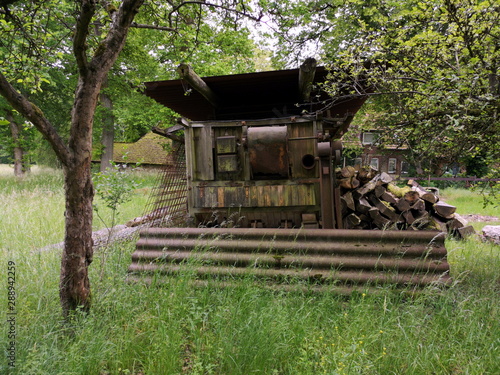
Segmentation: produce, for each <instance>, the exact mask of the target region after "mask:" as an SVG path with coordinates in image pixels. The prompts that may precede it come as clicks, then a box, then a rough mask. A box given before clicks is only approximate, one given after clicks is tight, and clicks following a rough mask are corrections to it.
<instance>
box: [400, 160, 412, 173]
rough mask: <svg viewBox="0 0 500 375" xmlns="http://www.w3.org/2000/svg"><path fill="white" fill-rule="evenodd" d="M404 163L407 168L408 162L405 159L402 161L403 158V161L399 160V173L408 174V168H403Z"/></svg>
mask: <svg viewBox="0 0 500 375" xmlns="http://www.w3.org/2000/svg"><path fill="white" fill-rule="evenodd" d="M405 163H406V165H407V167H408V168H409V167H410V164H408V162H406V161H404V160H403V161H402V162H401V174H408V168H407V170H406V171H405V169H404V165H405Z"/></svg>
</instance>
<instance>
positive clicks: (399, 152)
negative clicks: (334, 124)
mask: <svg viewBox="0 0 500 375" xmlns="http://www.w3.org/2000/svg"><path fill="white" fill-rule="evenodd" d="M377 134H378V133H377V132H376V131H366V132H362V133H360V134H359V136H358V138H357V140H356V141H355V142H357V144H349V145H348V146H351V147H352V148H359V150H360V152H359V153H358V155H356V157H351V158H349V157H344V159H343V166H346V165H352V166H354V165H357V164H359V165H370V166H371V167H372V168H374V169H376V170H378V171H379V172H386V173H388V174H390V175H391V176H394V177H396V176H405V175H408V170H409V163H408V161H407V158H406V155H407V153H408V149H407V148H405V147H397V146H392V145H388V146H384V148H383V149H382V148H380V147H378V146H376V140H377Z"/></svg>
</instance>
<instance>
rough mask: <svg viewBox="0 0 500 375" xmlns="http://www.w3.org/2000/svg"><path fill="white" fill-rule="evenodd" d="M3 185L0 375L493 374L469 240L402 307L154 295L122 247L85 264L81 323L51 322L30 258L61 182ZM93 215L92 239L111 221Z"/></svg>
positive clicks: (401, 297)
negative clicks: (11, 273) (86, 307)
mask: <svg viewBox="0 0 500 375" xmlns="http://www.w3.org/2000/svg"><path fill="white" fill-rule="evenodd" d="M8 172H9V170H8V169H6V167H0V259H1V261H0V265H1V266H2V278H1V279H0V280H2V282H1V284H0V289H1V291H0V311H2V312H4V311H5V313H4V314H3V315H2V319H3V320H4V321H7V323H9V320H8V319H11V318H12V316H11V315H9V309H8V308H9V304H8V291H9V286H12V285H11V284H8V279H7V273H8V271H7V270H8V266H9V264H11V265H14V267H15V276H16V277H15V283H14V285H13V287H14V288H13V290H15V295H16V299H15V303H16V305H15V307H16V315H15V325H14V328H15V330H14V334H15V338H9V336H10V335H11V334H12V329H11V327H12V325H11V324H2V329H1V330H0V346H1V347H2V348H3V349H4V351H3V352H2V356H1V357H0V374H22V375H24V374H28V375H38V374H40V375H41V374H47V375H49V374H50V375H54V374H65V375H70V374H90V375H93V374H96V375H115V374H116V375H118V374H120V375H121V374H134V375H155V374H167V375H169V374H499V373H500V362H499V361H498V358H500V246H498V245H493V244H490V243H484V242H482V241H481V240H480V239H479V238H478V237H474V236H473V237H471V238H469V239H467V240H465V241H456V240H453V239H449V240H447V243H446V247H447V249H448V253H449V256H448V258H449V262H450V264H451V275H452V277H453V280H454V281H453V285H452V286H451V287H449V288H448V289H446V290H439V289H435V288H433V287H429V288H428V289H427V290H425V292H424V293H422V294H420V295H418V296H415V297H413V298H409V297H408V296H407V295H405V294H395V293H394V292H392V291H391V290H390V289H389V288H388V289H387V290H381V293H380V294H379V295H376V296H375V295H371V294H364V293H357V294H353V295H352V296H350V297H345V296H339V295H336V294H333V293H329V292H325V293H312V292H307V291H301V292H288V293H287V292H283V291H269V290H264V289H261V288H258V287H255V286H254V285H253V284H252V283H244V282H242V283H241V284H240V285H238V286H236V287H234V288H218V287H216V286H211V285H209V286H207V287H204V288H192V286H191V282H190V281H191V278H190V276H189V275H186V276H182V277H179V278H176V279H172V280H170V281H169V282H168V283H167V284H165V285H162V286H161V287H160V286H156V285H153V286H146V285H142V284H134V283H127V282H126V277H127V267H128V265H129V264H130V254H131V253H132V252H133V250H134V242H133V241H131V242H123V243H115V244H113V245H111V246H109V247H108V248H105V249H101V250H99V251H98V252H97V253H96V254H95V260H94V263H93V264H92V265H91V268H90V273H91V285H92V293H93V298H92V300H93V308H92V310H91V312H90V313H89V314H88V315H83V314H81V315H78V314H77V316H76V317H75V319H74V320H73V321H72V322H71V323H66V322H63V320H62V317H61V310H60V305H59V296H58V282H59V264H60V250H40V249H42V248H43V247H45V246H47V245H50V244H54V243H58V242H60V241H62V238H63V220H64V217H63V213H64V197H63V188H62V181H63V179H62V175H61V173H60V172H58V171H52V170H44V169H39V170H35V171H34V172H33V173H32V175H31V176H29V177H26V178H24V179H22V180H17V179H15V178H14V177H12V176H10V174H9V173H8ZM133 178H134V179H136V180H137V182H138V186H137V188H136V190H135V193H134V195H133V199H132V200H131V201H130V202H128V203H126V204H124V205H123V206H120V207H119V212H118V221H119V222H125V221H127V220H129V219H132V218H134V217H136V216H140V215H142V214H143V210H144V206H145V204H146V202H147V200H148V198H149V192H150V189H151V186H152V184H153V181H154V176H152V175H151V174H148V173H145V172H139V173H136V174H135V175H134V176H133ZM441 196H442V197H443V199H445V200H446V201H447V202H448V203H450V204H453V205H456V206H457V207H458V212H459V213H461V214H469V213H470V214H472V213H474V214H482V215H489V216H496V217H499V216H500V210H499V208H498V207H493V206H488V207H486V208H483V205H482V199H481V197H480V196H479V195H478V194H477V193H474V192H471V191H468V190H464V189H452V188H448V189H444V190H442V191H441ZM96 204H97V206H98V207H99V212H100V215H101V216H102V217H103V220H102V221H101V220H98V219H97V218H96V219H95V229H96V230H97V229H99V228H102V227H104V226H106V222H109V220H110V218H111V213H110V212H109V209H107V208H106V207H105V206H104V205H103V203H102V202H100V201H99V199H97V201H96ZM485 224H486V223H484V222H483V223H473V225H474V227H475V228H476V230H480V229H481V228H482V226H484V225H485ZM489 224H496V225H500V222H498V221H496V222H490V223H489ZM9 262H10V263H9ZM11 290H12V288H11ZM11 321H12V320H11ZM12 343H14V353H15V359H14V361H13V362H10V359H9V358H8V355H9V353H10V351H9V349H10V348H11V347H12ZM9 364H14V365H15V367H13V366H9Z"/></svg>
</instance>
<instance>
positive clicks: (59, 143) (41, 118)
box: [0, 72, 70, 165]
mask: <svg viewBox="0 0 500 375" xmlns="http://www.w3.org/2000/svg"><path fill="white" fill-rule="evenodd" d="M0 95H2V96H3V97H4V98H5V99H6V100H7V101H8V102H9V103H10V105H11V106H12V107H13V108H14V109H16V110H17V111H19V113H21V114H22V115H23V116H24V118H26V119H27V120H28V121H30V122H31V123H32V124H33V125H34V126H35V127H36V128H37V129H38V131H39V132H40V133H42V135H43V136H44V137H45V139H46V140H47V141H48V142H49V143H50V145H51V146H52V148H53V150H54V152H55V153H56V155H57V158H58V159H59V161H61V163H62V164H64V165H68V164H69V162H70V158H69V151H68V148H67V147H66V144H65V143H64V141H63V140H62V138H61V137H60V136H59V134H57V132H56V130H55V128H54V126H53V125H52V124H51V123H50V122H49V120H47V118H46V117H45V115H44V114H43V112H42V111H41V110H40V108H38V107H37V106H36V105H35V104H33V103H31V102H30V101H29V100H28V99H26V98H25V97H24V96H23V95H22V94H21V93H19V92H18V91H17V90H16V89H15V88H14V87H13V86H12V85H11V84H10V83H9V82H8V81H7V79H6V78H5V76H4V75H3V74H2V73H1V72H0Z"/></svg>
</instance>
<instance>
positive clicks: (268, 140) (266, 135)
mask: <svg viewBox="0 0 500 375" xmlns="http://www.w3.org/2000/svg"><path fill="white" fill-rule="evenodd" d="M287 141H288V140H287V127H286V126H262V127H255V128H249V129H248V134H247V143H248V156H249V158H250V165H251V166H252V174H253V176H254V177H257V176H263V177H266V176H271V177H276V176H278V177H288V170H289V162H288V142H287Z"/></svg>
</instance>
